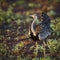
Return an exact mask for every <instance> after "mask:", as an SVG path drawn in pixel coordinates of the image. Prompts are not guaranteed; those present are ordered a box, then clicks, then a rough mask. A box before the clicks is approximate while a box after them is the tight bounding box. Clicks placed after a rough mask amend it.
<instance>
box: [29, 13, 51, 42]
mask: <svg viewBox="0 0 60 60" xmlns="http://www.w3.org/2000/svg"><path fill="white" fill-rule="evenodd" d="M30 16H31V17H32V18H33V21H32V23H31V25H30V26H29V37H30V38H31V39H32V40H34V41H37V40H45V39H46V38H47V37H48V36H50V35H51V31H52V28H51V27H50V18H49V16H48V15H47V14H46V13H42V14H39V13H37V14H33V15H30ZM37 20H39V24H38V25H37V26H36V29H34V27H35V23H36V22H37Z"/></svg>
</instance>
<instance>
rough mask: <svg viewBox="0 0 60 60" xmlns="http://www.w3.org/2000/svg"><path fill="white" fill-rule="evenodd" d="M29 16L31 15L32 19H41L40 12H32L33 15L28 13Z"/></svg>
mask: <svg viewBox="0 0 60 60" xmlns="http://www.w3.org/2000/svg"><path fill="white" fill-rule="evenodd" d="M29 16H30V17H32V18H33V19H34V20H39V21H42V20H43V17H42V16H41V14H40V13H36V14H33V15H29Z"/></svg>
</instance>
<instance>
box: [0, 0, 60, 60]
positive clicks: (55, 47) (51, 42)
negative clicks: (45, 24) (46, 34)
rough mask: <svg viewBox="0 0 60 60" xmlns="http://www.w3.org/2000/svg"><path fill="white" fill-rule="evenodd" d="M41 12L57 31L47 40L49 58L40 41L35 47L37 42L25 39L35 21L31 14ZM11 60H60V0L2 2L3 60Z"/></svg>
mask: <svg viewBox="0 0 60 60" xmlns="http://www.w3.org/2000/svg"><path fill="white" fill-rule="evenodd" d="M41 12H46V13H47V14H48V15H49V17H50V19H51V27H52V29H53V31H54V34H53V36H54V37H52V39H48V41H47V46H48V50H47V52H46V57H47V58H44V57H43V52H44V47H43V45H40V42H38V47H36V48H35V42H34V41H32V40H29V39H26V35H27V33H28V27H29V25H30V24H31V21H32V19H31V18H29V17H28V15H30V14H34V13H41ZM42 57H43V58H42ZM51 57H52V58H51ZM53 57H54V58H53ZM12 59H13V60H52V59H54V60H57V59H59V60H60V0H0V60H12Z"/></svg>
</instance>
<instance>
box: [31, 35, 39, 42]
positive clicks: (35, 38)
mask: <svg viewBox="0 0 60 60" xmlns="http://www.w3.org/2000/svg"><path fill="white" fill-rule="evenodd" d="M30 38H31V39H32V40H34V41H37V40H39V39H38V35H36V36H34V35H33V34H30Z"/></svg>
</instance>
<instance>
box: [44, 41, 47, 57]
mask: <svg viewBox="0 0 60 60" xmlns="http://www.w3.org/2000/svg"><path fill="white" fill-rule="evenodd" d="M45 45H46V44H45V41H43V46H44V57H46V49H45Z"/></svg>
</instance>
